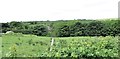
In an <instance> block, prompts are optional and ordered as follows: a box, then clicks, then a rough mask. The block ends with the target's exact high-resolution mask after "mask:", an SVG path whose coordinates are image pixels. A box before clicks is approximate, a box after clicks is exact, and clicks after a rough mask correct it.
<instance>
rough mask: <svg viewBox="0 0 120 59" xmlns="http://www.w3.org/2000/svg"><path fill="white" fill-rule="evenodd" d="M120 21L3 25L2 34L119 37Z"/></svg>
mask: <svg viewBox="0 0 120 59" xmlns="http://www.w3.org/2000/svg"><path fill="white" fill-rule="evenodd" d="M119 22H120V21H119V20H67V21H64V20H61V21H33V22H15V21H14V22H10V23H2V32H3V33H5V32H7V31H13V32H15V33H23V34H34V35H37V36H55V37H70V36H71V37H73V36H118V35H120V23H119Z"/></svg>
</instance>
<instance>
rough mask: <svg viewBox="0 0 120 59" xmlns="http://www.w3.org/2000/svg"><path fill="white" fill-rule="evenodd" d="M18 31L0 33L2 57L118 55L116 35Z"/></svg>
mask: <svg viewBox="0 0 120 59" xmlns="http://www.w3.org/2000/svg"><path fill="white" fill-rule="evenodd" d="M54 40H55V41H54V44H53V46H52V48H53V49H52V51H50V48H51V46H50V44H51V38H50V37H40V36H35V35H24V34H20V33H15V34H4V35H2V56H3V57H13V56H17V57H43V56H44V57H51V56H53V57H66V56H70V57H78V56H80V57H85V56H87V57H88V56H94V57H96V56H98V57H101V56H102V57H118V37H117V36H116V37H112V36H106V37H87V36H85V37H54Z"/></svg>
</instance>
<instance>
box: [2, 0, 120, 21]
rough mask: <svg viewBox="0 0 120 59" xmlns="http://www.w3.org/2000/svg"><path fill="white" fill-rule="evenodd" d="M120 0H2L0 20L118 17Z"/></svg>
mask: <svg viewBox="0 0 120 59" xmlns="http://www.w3.org/2000/svg"><path fill="white" fill-rule="evenodd" d="M118 1H119V0H0V22H10V21H45V20H52V21H53V20H67V19H68V20H71V19H101V18H117V17H118Z"/></svg>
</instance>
